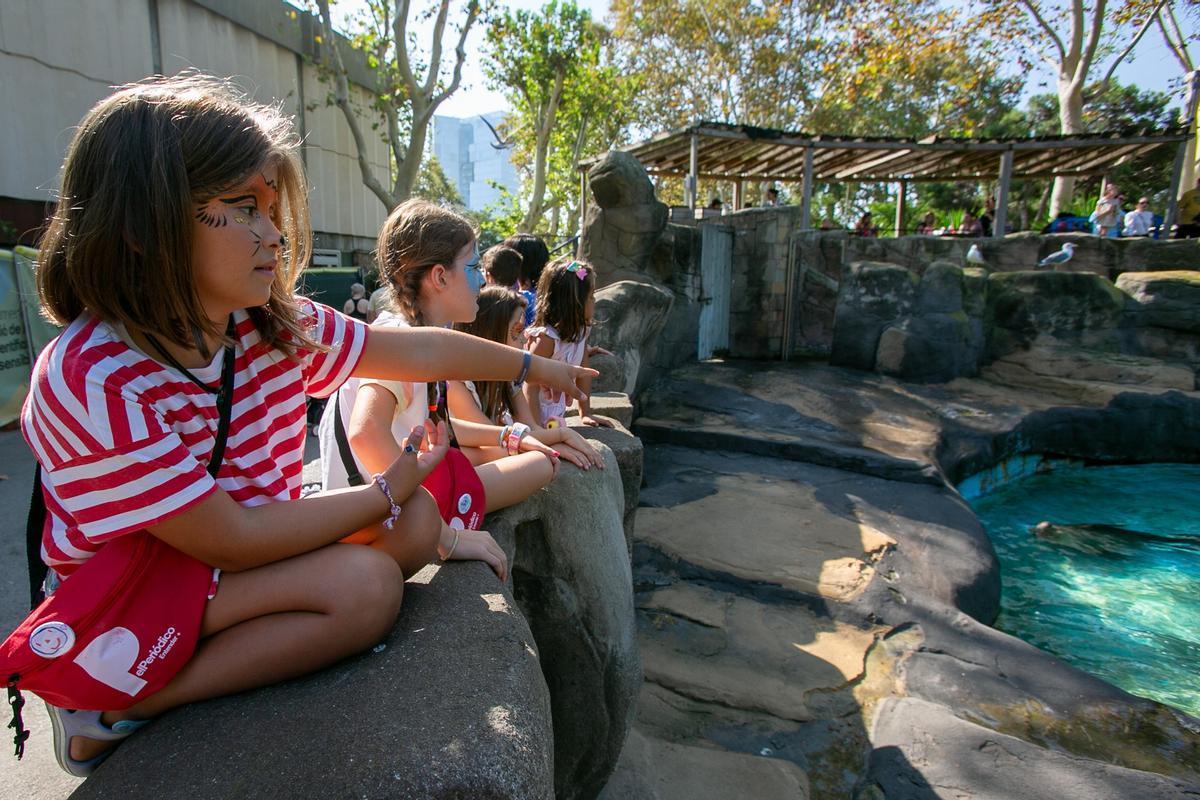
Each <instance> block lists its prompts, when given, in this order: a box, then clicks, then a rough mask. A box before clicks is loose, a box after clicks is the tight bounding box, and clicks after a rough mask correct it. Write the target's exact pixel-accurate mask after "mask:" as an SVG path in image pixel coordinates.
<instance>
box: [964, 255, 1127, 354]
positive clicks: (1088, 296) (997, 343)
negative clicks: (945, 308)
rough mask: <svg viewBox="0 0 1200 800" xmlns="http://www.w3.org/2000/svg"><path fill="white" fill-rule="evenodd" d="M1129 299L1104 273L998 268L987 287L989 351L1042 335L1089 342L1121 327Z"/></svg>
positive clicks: (999, 350) (1002, 350)
mask: <svg viewBox="0 0 1200 800" xmlns="http://www.w3.org/2000/svg"><path fill="white" fill-rule="evenodd" d="M1127 299H1128V298H1127V297H1126V296H1125V294H1124V293H1123V292H1122V291H1121V290H1119V289H1118V288H1117V287H1115V286H1113V285H1112V283H1111V282H1110V281H1109V280H1108V279H1107V278H1103V277H1101V276H1099V275H1093V274H1089V273H1070V272H994V273H992V274H991V275H989V276H988V288H987V319H988V323H989V333H990V336H991V341H990V342H989V349H990V351H991V353H992V354H993V355H994V356H997V357H998V356H1003V355H1005V354H1007V353H1010V352H1012V351H1013V350H1017V349H1020V348H1024V347H1028V346H1029V345H1030V344H1031V343H1032V342H1033V341H1034V340H1035V339H1037V338H1038V337H1039V336H1041V335H1049V336H1052V337H1054V338H1056V339H1062V340H1066V341H1083V342H1084V343H1089V342H1087V340H1088V339H1089V336H1100V337H1103V336H1105V335H1106V333H1107V332H1111V331H1113V330H1115V329H1116V328H1117V326H1118V325H1119V324H1120V322H1121V318H1122V315H1123V313H1124V311H1125V304H1126V301H1127Z"/></svg>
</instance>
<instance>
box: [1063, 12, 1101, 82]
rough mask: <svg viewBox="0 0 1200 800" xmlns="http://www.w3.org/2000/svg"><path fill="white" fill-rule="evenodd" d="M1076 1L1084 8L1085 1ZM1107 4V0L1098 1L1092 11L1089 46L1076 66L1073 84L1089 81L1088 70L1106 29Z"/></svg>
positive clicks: (1085, 47) (1086, 46) (1085, 48)
mask: <svg viewBox="0 0 1200 800" xmlns="http://www.w3.org/2000/svg"><path fill="white" fill-rule="evenodd" d="M1076 1H1077V2H1078V3H1079V4H1080V7H1081V8H1082V5H1083V0H1076ZM1107 4H1108V2H1107V0H1096V7H1095V8H1094V9H1092V28H1091V30H1090V31H1088V38H1087V44H1086V45H1085V46H1084V48H1083V52H1082V53H1081V54H1080V57H1079V63H1078V64H1076V65H1075V74H1074V75H1073V76H1072V83H1078V84H1079V85H1083V83H1084V81H1086V80H1087V74H1088V70H1090V69H1091V67H1092V59H1094V58H1095V57H1096V47H1097V46H1098V45H1099V44H1100V31H1101V29H1102V28H1103V27H1104V9H1105V6H1106V5H1107Z"/></svg>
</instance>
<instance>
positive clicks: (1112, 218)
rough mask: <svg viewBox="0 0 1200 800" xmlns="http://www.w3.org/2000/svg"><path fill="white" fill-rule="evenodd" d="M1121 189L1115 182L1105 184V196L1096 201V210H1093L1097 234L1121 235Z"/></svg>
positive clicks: (1093, 220)
mask: <svg viewBox="0 0 1200 800" xmlns="http://www.w3.org/2000/svg"><path fill="white" fill-rule="evenodd" d="M1119 195H1120V191H1119V190H1118V189H1117V185H1116V184H1115V183H1109V184H1105V186H1104V194H1103V196H1102V197H1101V198H1100V199H1099V200H1098V201H1097V202H1096V210H1095V211H1094V212H1092V222H1093V223H1094V224H1095V226H1096V227H1095V233H1096V235H1097V236H1112V237H1116V236H1120V235H1121V200H1120V197H1119Z"/></svg>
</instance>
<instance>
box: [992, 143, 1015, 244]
mask: <svg viewBox="0 0 1200 800" xmlns="http://www.w3.org/2000/svg"><path fill="white" fill-rule="evenodd" d="M1012 171H1013V151H1012V150H1005V151H1004V152H1003V153H1001V154H1000V182H999V185H998V186H997V187H996V218H995V219H993V220H992V238H993V239H1003V238H1004V232H1005V230H1007V228H1008V186H1009V184H1010V183H1012Z"/></svg>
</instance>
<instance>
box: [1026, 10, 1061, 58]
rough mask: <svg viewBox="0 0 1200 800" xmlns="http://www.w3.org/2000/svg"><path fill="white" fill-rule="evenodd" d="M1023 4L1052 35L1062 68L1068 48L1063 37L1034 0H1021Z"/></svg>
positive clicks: (1051, 39) (1048, 34)
mask: <svg viewBox="0 0 1200 800" xmlns="http://www.w3.org/2000/svg"><path fill="white" fill-rule="evenodd" d="M1021 5H1023V6H1025V8H1027V9H1028V10H1029V13H1030V14H1031V15H1032V16H1033V19H1034V20H1035V21H1036V22H1037V24H1038V25H1039V26H1040V27H1041V29H1042V30H1043V31H1045V32H1046V35H1047V36H1049V37H1050V41H1051V43H1052V44H1053V45H1054V48H1055V49H1056V50H1058V63H1059V69H1061V65H1062V64H1064V63H1066V60H1067V51H1066V48H1064V47H1063V43H1062V39H1060V38H1058V34H1057V33H1055V32H1054V29H1053V28H1051V27H1050V25H1049V23H1047V22H1046V20H1045V19H1044V18H1043V17H1042V14H1041V12H1040V11H1038V9H1037V6H1036V5H1034V4H1033V2H1032V0H1021Z"/></svg>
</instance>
